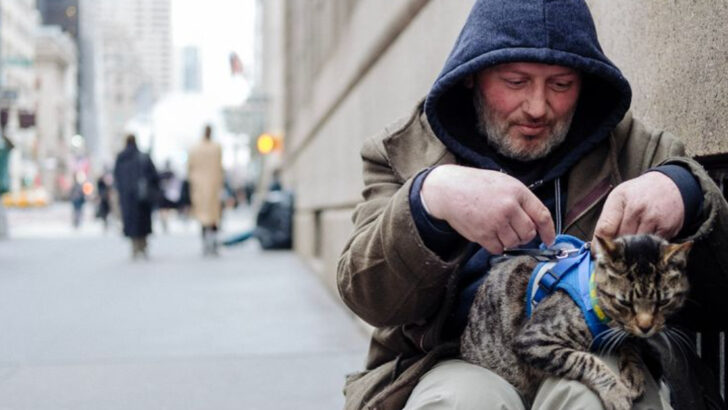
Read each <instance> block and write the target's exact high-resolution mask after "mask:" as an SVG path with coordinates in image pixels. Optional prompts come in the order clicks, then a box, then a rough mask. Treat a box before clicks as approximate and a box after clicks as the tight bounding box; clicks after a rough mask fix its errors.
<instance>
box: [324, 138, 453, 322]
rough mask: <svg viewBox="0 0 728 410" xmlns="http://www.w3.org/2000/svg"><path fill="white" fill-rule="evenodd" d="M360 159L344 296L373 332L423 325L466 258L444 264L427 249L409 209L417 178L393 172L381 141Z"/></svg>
mask: <svg viewBox="0 0 728 410" xmlns="http://www.w3.org/2000/svg"><path fill="white" fill-rule="evenodd" d="M361 154H362V159H363V161H364V191H363V196H364V201H363V202H362V203H361V204H359V205H358V206H357V208H356V210H355V212H354V228H355V230H354V233H353V234H352V236H351V238H350V240H349V242H348V243H347V245H346V247H345V248H344V251H343V253H342V255H341V257H340V258H339V264H338V272H337V285H338V289H339V293H340V295H341V298H342V299H343V300H344V302H345V303H346V305H347V306H349V308H350V309H352V310H353V311H354V313H356V314H357V315H358V316H359V317H361V318H362V319H363V320H365V321H366V322H368V323H370V324H371V325H373V326H378V327H381V326H395V325H402V324H407V323H418V322H421V321H423V320H424V319H426V318H428V317H429V316H430V315H432V314H433V313H435V312H436V311H437V309H438V307H439V306H440V304H441V303H442V301H443V298H444V294H445V287H446V284H447V282H448V278H449V277H450V276H451V274H452V273H453V272H454V271H455V269H456V268H457V266H458V262H459V260H460V259H462V255H461V253H462V252H460V253H458V254H457V255H455V256H453V257H452V259H451V260H447V261H445V260H442V259H440V257H439V256H438V255H436V254H435V253H434V252H432V251H431V250H430V249H428V248H427V246H425V244H424V243H423V241H422V238H421V237H420V235H419V233H418V231H417V227H416V226H415V222H414V220H413V217H412V212H411V209H410V204H409V194H410V188H411V186H412V182H413V181H412V180H413V178H409V179H407V180H404V179H403V178H401V177H400V176H399V175H398V174H397V173H396V172H395V171H394V170H393V169H392V168H391V167H390V165H389V162H388V160H387V157H386V154H385V153H384V148H383V147H382V146H381V143H380V142H379V140H377V139H370V140H367V142H366V143H365V144H364V147H363V148H362V151H361Z"/></svg>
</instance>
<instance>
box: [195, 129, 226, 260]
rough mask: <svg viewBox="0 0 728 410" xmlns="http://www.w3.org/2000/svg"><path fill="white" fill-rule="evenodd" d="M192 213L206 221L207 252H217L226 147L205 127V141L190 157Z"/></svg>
mask: <svg viewBox="0 0 728 410" xmlns="http://www.w3.org/2000/svg"><path fill="white" fill-rule="evenodd" d="M187 166H188V178H189V181H190V199H191V200H192V214H193V215H194V216H195V218H197V220H198V221H200V225H202V247H203V254H205V255H210V254H212V255H214V254H217V228H218V225H219V224H220V218H221V217H222V204H221V201H220V190H221V189H222V187H223V182H224V175H223V169H222V148H221V147H220V144H218V143H216V142H214V141H212V129H211V128H210V126H209V125H208V126H206V127H205V135H204V138H203V139H202V141H200V142H199V143H198V144H197V145H195V146H194V147H193V148H192V149H191V150H190V153H189V157H188V159H187Z"/></svg>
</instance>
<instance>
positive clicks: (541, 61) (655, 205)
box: [338, 0, 728, 409]
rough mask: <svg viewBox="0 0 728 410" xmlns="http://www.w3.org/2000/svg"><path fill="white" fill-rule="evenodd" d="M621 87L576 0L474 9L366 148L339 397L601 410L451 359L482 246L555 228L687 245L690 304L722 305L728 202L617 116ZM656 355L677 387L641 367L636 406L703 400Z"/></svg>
mask: <svg viewBox="0 0 728 410" xmlns="http://www.w3.org/2000/svg"><path fill="white" fill-rule="evenodd" d="M630 99H631V90H630V86H629V84H628V82H627V80H626V79H625V78H624V77H623V76H622V74H621V72H620V71H619V70H618V69H617V67H615V66H614V65H613V64H612V63H611V62H610V61H609V60H608V59H607V58H606V56H604V55H603V53H602V51H601V47H600V46H599V43H598V40H597V38H596V33H595V31H594V25H593V21H592V18H591V15H590V13H589V10H588V8H587V6H586V4H585V3H584V2H583V1H582V0H561V1H545V2H535V1H533V2H527V1H512V0H479V1H477V2H476V3H475V5H474V7H473V10H472V11H471V13H470V16H469V17H468V20H467V21H466V23H465V26H464V28H463V30H462V32H461V34H460V36H459V38H458V40H457V43H456V44H455V47H454V49H453V51H452V52H451V54H450V56H449V57H448V60H447V61H446V63H445V67H444V69H443V71H442V73H441V74H440V76H439V77H438V78H437V80H436V81H435V83H434V85H433V87H432V89H431V90H430V92H429V94H428V95H427V98H426V100H425V102H424V104H420V105H419V106H418V107H417V109H416V110H415V112H414V114H413V115H412V116H411V117H410V118H408V119H406V120H404V121H400V122H399V123H397V124H396V125H395V126H393V127H390V128H387V130H385V131H384V132H383V133H382V134H381V135H378V136H376V137H375V138H372V139H370V140H368V141H367V142H366V143H365V145H364V147H363V149H362V158H363V160H364V182H365V188H364V193H363V194H364V199H365V200H364V202H363V203H361V204H360V205H359V206H358V207H357V209H356V212H355V214H354V222H355V232H354V234H353V235H352V238H351V239H350V241H349V243H348V244H347V246H346V248H345V249H344V251H343V254H342V256H341V258H340V261H339V271H338V286H339V291H340V293H341V296H342V298H343V300H344V301H345V303H346V304H347V305H348V306H349V307H350V308H351V309H352V310H353V311H354V312H355V313H357V315H359V316H360V317H361V318H362V319H364V320H365V321H367V322H369V323H370V324H372V325H373V326H375V330H374V333H373V336H372V342H371V345H370V352H369V358H368V361H367V366H366V367H367V369H366V371H364V372H360V373H358V374H355V375H351V376H349V377H348V379H347V384H346V387H345V389H344V390H345V394H346V397H347V409H358V408H366V409H401V408H403V407H405V408H407V409H424V408H427V409H455V408H457V409H475V408H478V409H483V408H498V409H501V408H508V409H511V408H512V409H519V408H521V409H522V408H528V407H531V408H540V409H554V408H569V409H583V408H589V409H599V408H602V403H601V402H600V401H599V399H598V398H597V396H596V395H595V394H594V393H592V392H591V391H590V390H588V389H587V388H586V387H585V386H583V385H581V384H579V383H577V382H574V381H567V380H559V379H556V378H551V379H548V380H547V381H546V382H545V383H544V384H543V385H542V386H541V387H540V389H539V393H538V395H537V397H536V399H535V402H534V403H523V402H522V401H521V399H520V397H519V396H518V394H517V393H516V391H515V389H513V387H512V386H510V385H508V384H507V382H505V381H504V380H503V379H501V378H500V377H498V376H496V375H495V374H493V373H491V372H489V371H488V370H486V369H482V368H479V367H477V366H473V365H470V364H467V363H465V362H463V361H460V360H457V359H456V358H455V356H456V354H457V343H458V340H459V336H460V333H461V332H462V330H463V327H464V324H465V321H466V320H467V312H468V310H469V307H470V303H471V302H472V298H473V295H474V291H475V289H476V288H477V286H478V285H479V284H480V283H481V282H482V280H483V276H484V274H486V273H487V271H488V268H489V266H490V263H491V256H493V255H499V254H501V253H502V252H503V250H504V249H506V248H513V247H535V246H537V245H538V244H539V243H541V242H545V243H547V244H548V243H551V242H552V241H553V239H554V237H555V234H557V233H567V234H571V235H574V236H577V237H580V238H581V239H584V240H589V239H591V238H592V237H593V235H594V234H595V233H597V234H600V235H603V236H606V237H614V236H617V235H624V234H631V233H645V232H649V233H655V234H658V235H661V236H663V237H665V238H669V239H671V240H674V241H682V240H694V241H695V246H694V248H693V251H692V258H691V264H690V267H689V268H690V272H691V278H692V286H693V294H692V295H691V298H693V299H696V300H699V301H700V307H699V308H696V307H695V306H693V307H691V308H690V309H693V310H692V312H691V311H690V309H687V310H688V313H691V314H692V317H693V318H694V317H724V316H721V315H720V312H722V313H724V314H728V312H727V311H726V306H725V304H721V302H720V301H721V298H722V296H721V293H720V292H722V291H725V290H728V289H727V286H726V284H727V283H728V279H727V278H728V272H726V271H725V270H724V269H722V268H721V267H725V266H728V264H726V263H727V262H728V255H726V253H725V252H724V251H723V250H722V249H721V247H722V246H725V243H726V240H725V238H726V235H725V233H726V229H728V207H727V206H726V203H725V201H724V200H723V199H722V197H721V196H720V193H719V192H718V190H717V188H716V187H715V184H713V183H712V181H711V180H710V178H709V177H708V176H707V174H706V173H705V171H704V170H703V169H702V168H701V167H700V166H699V165H698V164H697V163H696V162H694V161H693V160H691V159H688V158H685V157H683V155H684V148H683V145H682V144H681V143H680V142H678V141H676V140H675V139H674V138H673V137H671V136H669V135H667V134H665V133H661V132H656V131H651V130H648V129H647V128H646V127H645V126H644V125H642V124H641V123H640V122H638V121H637V120H635V119H633V118H632V116H631V114H629V113H627V110H628V108H629V103H630ZM700 309H703V310H702V312H703V313H704V312H711V311H712V312H713V315H709V314H703V315H701V314H700V313H701V312H698V310H700ZM691 320H692V319H691ZM692 323H693V324H696V322H692ZM702 323H703V324H705V323H709V321H708V320H707V319H704V322H702ZM661 347H664V346H659V343H657V344H656V345H654V347H653V348H654V349H655V350H658V351H659V350H660V348H661ZM656 356H657V357H658V361H659V359H660V358H663V357H665V355H662V356H661V355H659V354H657V355H656ZM604 359H605V361H607V362H608V363H610V359H609V358H606V357H605V358H604ZM675 362H679V360H676V361H675ZM611 364H612V365H613V366H614V363H611ZM660 365H662V367H663V370H664V371H663V374H662V381H664V382H665V384H666V385H667V387H668V388H669V389H670V390H671V397H670V398H668V396H667V394H665V393H664V390H665V389H663V393H662V394H660V391H659V390H660V389H659V388H658V381H656V380H655V379H654V378H652V377H649V378H648V379H649V380H648V389H647V390H648V391H647V392H646V393H645V395H644V397H643V399H642V400H641V401H640V402H637V403H636V406H635V407H636V408H670V403H669V401H670V399H671V400H672V401H673V403H678V404H680V403H683V404H684V403H690V406H691V408H699V407H700V405H703V404H704V402H705V400H707V399H705V398H704V397H702V396H700V397H696V396H695V395H691V392H690V391H689V389H686V388H685V386H688V385H689V383H683V382H682V381H681V380H680V379H679V377H689V375H690V374H692V373H685V372H682V373H681V371H679V370H676V367H675V365H673V367H670V366H669V365H668V364H666V363H665V362H662V363H660ZM658 367H659V366H658ZM654 368H655V366H654V365H653V366H651V367H650V369H654ZM701 387H702V386H701ZM711 399H712V398H711ZM718 400H719V398H718ZM698 402H699V403H698ZM678 404H674V405H675V407H676V408H679V406H678Z"/></svg>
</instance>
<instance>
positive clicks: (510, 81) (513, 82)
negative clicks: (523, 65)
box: [506, 80, 526, 87]
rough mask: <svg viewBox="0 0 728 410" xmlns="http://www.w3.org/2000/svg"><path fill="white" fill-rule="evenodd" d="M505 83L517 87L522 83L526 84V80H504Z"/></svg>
mask: <svg viewBox="0 0 728 410" xmlns="http://www.w3.org/2000/svg"><path fill="white" fill-rule="evenodd" d="M506 83H508V85H511V86H514V87H518V86H521V85H523V84H526V81H525V80H506Z"/></svg>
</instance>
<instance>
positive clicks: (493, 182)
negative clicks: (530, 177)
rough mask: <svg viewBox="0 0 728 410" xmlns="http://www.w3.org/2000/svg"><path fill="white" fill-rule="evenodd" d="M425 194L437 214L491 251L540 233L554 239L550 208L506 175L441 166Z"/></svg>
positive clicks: (546, 239) (426, 184) (424, 188)
mask: <svg viewBox="0 0 728 410" xmlns="http://www.w3.org/2000/svg"><path fill="white" fill-rule="evenodd" d="M421 194H422V199H423V201H424V202H425V204H426V207H427V209H428V211H429V212H430V214H431V215H432V216H433V217H435V218H437V219H442V220H445V221H447V222H448V223H449V224H450V226H451V227H452V228H453V229H455V230H456V231H457V232H458V233H459V234H460V235H462V236H463V237H465V238H466V239H468V240H469V241H471V242H477V243H478V244H480V245H481V246H482V247H483V248H485V249H486V250H487V251H488V252H490V253H491V254H494V255H497V254H500V253H503V250H504V249H506V248H513V247H516V246H518V245H522V244H526V243H528V242H530V241H531V240H532V239H533V238H534V237H535V236H536V233H538V234H539V236H540V238H541V240H542V241H543V242H545V243H546V244H548V245H550V244H552V243H553V241H554V239H555V230H554V224H553V222H552V220H551V214H550V212H549V210H548V208H546V206H545V205H544V204H543V203H541V201H540V200H539V199H538V198H537V197H536V195H534V194H533V192H531V191H530V190H529V189H528V188H527V187H526V186H525V185H523V184H522V183H521V182H520V181H518V180H517V179H515V178H513V177H511V176H509V175H506V174H504V173H501V172H497V171H488V170H482V169H477V168H469V167H463V166H458V165H441V166H439V167H437V168H435V169H434V170H432V172H430V174H429V175H428V176H427V178H425V181H424V183H423V184H422V191H421Z"/></svg>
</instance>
